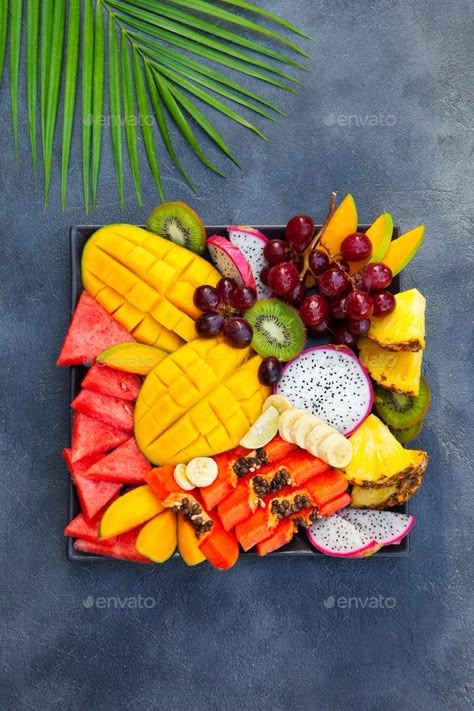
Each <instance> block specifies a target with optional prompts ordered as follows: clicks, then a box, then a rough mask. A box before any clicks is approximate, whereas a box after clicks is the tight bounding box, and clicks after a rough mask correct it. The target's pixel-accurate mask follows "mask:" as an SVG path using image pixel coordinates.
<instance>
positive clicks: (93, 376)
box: [82, 363, 142, 402]
mask: <svg viewBox="0 0 474 711" xmlns="http://www.w3.org/2000/svg"><path fill="white" fill-rule="evenodd" d="M141 386H142V381H141V379H140V378H138V377H137V376H136V375H133V374H132V373H122V371H120V370H115V369H114V368H108V367H107V366H106V365H102V364H101V363H94V365H92V366H91V367H90V368H89V370H88V371H87V375H86V377H85V378H84V380H83V381H82V387H83V388H84V390H93V391H94V392H95V393H101V394H102V395H109V396H110V397H119V398H122V400H130V402H135V400H136V399H137V397H138V393H139V392H140V388H141Z"/></svg>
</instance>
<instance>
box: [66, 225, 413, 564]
mask: <svg viewBox="0 0 474 711" xmlns="http://www.w3.org/2000/svg"><path fill="white" fill-rule="evenodd" d="M101 227H102V225H74V226H72V227H71V228H70V235H69V236H70V254H71V261H70V276H71V290H70V309H71V313H72V312H73V311H74V309H75V307H76V304H77V302H78V300H79V297H80V295H81V292H82V290H83V284H82V277H81V258H82V252H83V249H84V246H85V244H86V242H87V240H88V239H89V237H90V236H91V235H93V234H94V232H96V230H98V229H100V228H101ZM255 227H256V229H258V230H260V231H261V232H263V233H264V234H265V235H266V236H267V237H268V238H269V239H281V238H282V237H283V236H284V233H285V227H284V225H255ZM316 227H317V229H319V228H320V225H317V226H316ZM368 227H369V225H359V227H358V230H360V231H362V232H363V231H365V230H367V229H368ZM206 234H207V236H208V237H209V236H211V235H220V236H225V235H226V234H227V225H206ZM399 235H400V230H399V229H398V227H394V229H393V235H392V239H395V238H396V237H398V236H399ZM204 256H205V257H206V258H209V255H204ZM400 289H401V284H400V276H399V275H398V276H395V277H394V279H393V281H392V283H391V285H390V287H389V291H392V292H393V293H397V292H398V291H400ZM329 342H330V339H328V338H326V339H324V338H319V339H316V338H312V337H308V342H307V346H308V347H311V346H314V345H321V344H322V343H329ZM70 372H71V375H70V393H69V397H70V401H72V400H73V399H74V398H75V397H76V395H77V394H78V393H79V390H80V387H81V382H82V380H83V378H84V376H85V375H86V373H87V368H85V367H83V366H72V367H71V369H70ZM71 428H72V415H71ZM80 511H81V507H80V504H79V500H78V497H77V494H76V490H75V487H74V484H73V482H72V479H70V482H69V511H68V513H69V520H72V519H73V518H75V517H76V516H77V515H78V514H79V513H80ZM393 511H397V512H400V513H407V512H408V506H407V505H406V504H404V505H402V506H399V507H396V508H394V509H393ZM409 553H410V544H409V536H406V537H405V538H404V539H403V540H402V541H401V542H400V543H398V544H396V545H392V546H384V547H383V548H381V550H379V551H377V552H376V553H374V554H373V555H371V556H370V557H369V559H370V560H372V559H374V558H405V557H407V556H408V555H409ZM66 554H67V558H68V560H69V561H72V562H82V563H91V562H93V561H100V562H102V563H105V562H107V560H108V562H109V563H110V562H112V563H117V562H120V561H117V559H110V558H109V559H107V558H106V557H104V556H99V555H92V554H90V553H81V552H79V551H77V550H76V549H75V548H74V538H68V539H67V550H66ZM242 555H243V556H244V558H245V557H247V556H255V555H257V554H256V551H255V550H254V549H251V550H249V551H247V552H245V553H242ZM281 556H285V557H286V556H298V557H306V558H324V559H325V560H326V561H327V560H328V557H327V556H326V555H324V553H321V552H320V551H318V550H316V549H315V548H314V547H313V546H312V545H311V543H310V542H309V540H308V539H307V536H306V534H305V532H304V531H299V532H298V533H297V534H296V535H295V536H294V537H293V539H292V540H291V541H290V543H288V544H287V545H286V546H283V547H282V548H279V549H277V550H275V551H273V552H272V553H269V554H268V557H272V558H276V557H281ZM173 557H176V558H179V557H180V556H179V553H178V552H175V554H174V556H173ZM122 562H123V561H122Z"/></svg>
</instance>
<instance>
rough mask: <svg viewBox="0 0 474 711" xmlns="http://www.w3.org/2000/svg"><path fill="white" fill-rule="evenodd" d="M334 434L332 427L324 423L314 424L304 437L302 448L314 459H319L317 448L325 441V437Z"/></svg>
mask: <svg viewBox="0 0 474 711" xmlns="http://www.w3.org/2000/svg"><path fill="white" fill-rule="evenodd" d="M334 432H336V430H335V429H334V427H331V426H330V425H328V424H327V423H326V422H323V421H321V422H320V423H318V424H316V425H315V426H314V427H313V429H312V430H311V431H310V432H309V434H308V435H307V436H306V439H305V443H304V448H305V449H306V450H308V452H309V453H310V454H312V455H313V456H314V457H319V447H320V446H321V443H322V442H323V440H325V439H326V437H329V435H330V434H333V433H334Z"/></svg>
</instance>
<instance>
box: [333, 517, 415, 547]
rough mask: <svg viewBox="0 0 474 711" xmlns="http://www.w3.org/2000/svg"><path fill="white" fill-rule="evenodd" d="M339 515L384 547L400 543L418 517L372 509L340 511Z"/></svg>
mask: <svg viewBox="0 0 474 711" xmlns="http://www.w3.org/2000/svg"><path fill="white" fill-rule="evenodd" d="M338 515H339V516H341V517H342V518H343V519H344V520H345V521H347V522H348V523H351V524H352V525H353V526H355V527H356V528H357V529H358V530H359V531H361V532H362V533H365V534H366V535H367V536H370V537H371V538H373V539H374V540H376V541H377V543H380V544H381V545H383V546H390V545H392V546H393V545H394V544H396V543H400V541H401V540H402V539H403V538H405V536H406V535H408V533H409V532H410V531H411V529H412V528H413V525H414V523H415V520H416V516H411V515H410V514H403V513H396V512H395V511H372V510H370V509H352V508H347V509H342V511H339V512H338Z"/></svg>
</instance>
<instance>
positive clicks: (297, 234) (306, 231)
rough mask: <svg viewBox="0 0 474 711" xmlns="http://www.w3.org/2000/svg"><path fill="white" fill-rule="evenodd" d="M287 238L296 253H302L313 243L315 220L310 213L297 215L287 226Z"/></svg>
mask: <svg viewBox="0 0 474 711" xmlns="http://www.w3.org/2000/svg"><path fill="white" fill-rule="evenodd" d="M285 232H286V239H287V240H288V244H289V245H290V247H291V249H292V251H293V252H294V253H295V254H302V253H303V252H304V251H305V250H306V249H307V248H308V247H309V245H310V244H311V240H312V239H313V235H314V221H313V220H312V219H311V217H308V215H295V216H294V217H292V218H291V220H290V221H289V222H288V224H287V226H286V230H285Z"/></svg>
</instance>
